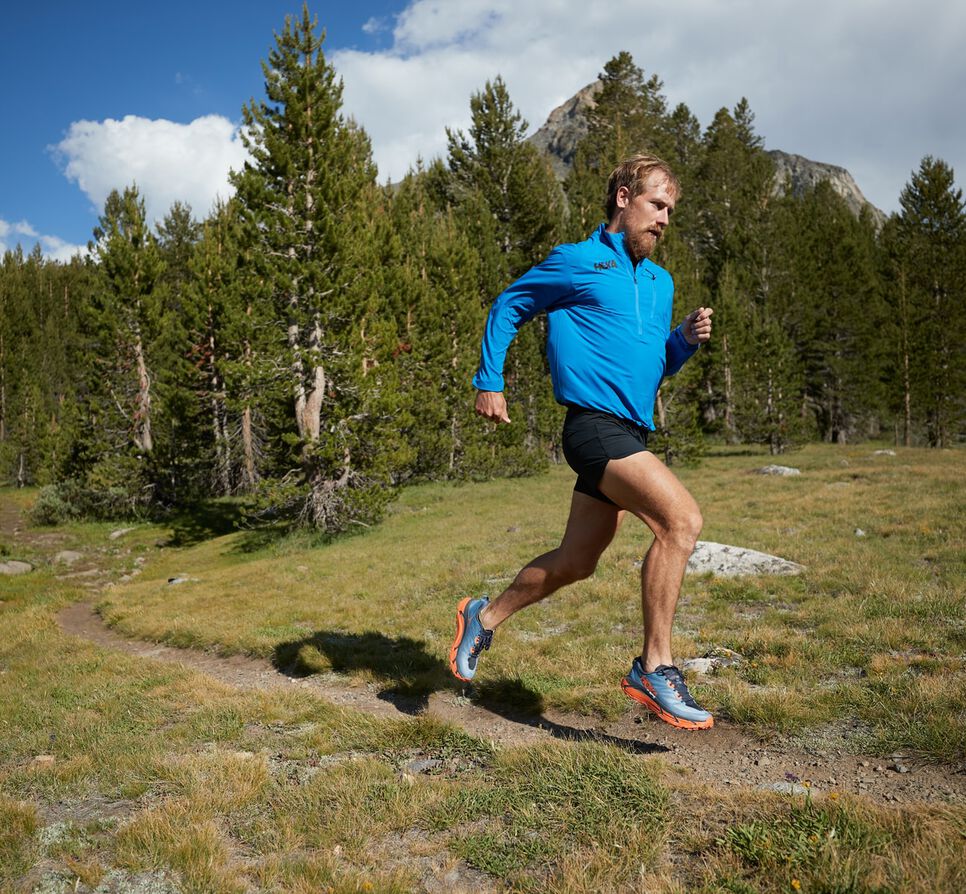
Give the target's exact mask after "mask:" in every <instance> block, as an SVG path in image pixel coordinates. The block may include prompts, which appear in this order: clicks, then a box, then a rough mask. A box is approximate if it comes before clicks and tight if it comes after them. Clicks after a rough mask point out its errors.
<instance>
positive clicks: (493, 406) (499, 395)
mask: <svg viewBox="0 0 966 894" xmlns="http://www.w3.org/2000/svg"><path fill="white" fill-rule="evenodd" d="M476 415H477V416H482V417H483V418H484V419H492V420H493V421H494V422H504V423H506V424H507V425H509V424H510V417H509V416H507V414H506V398H505V397H504V396H503V392H502V391H478V392H477V394H476Z"/></svg>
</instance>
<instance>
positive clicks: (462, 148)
mask: <svg viewBox="0 0 966 894" xmlns="http://www.w3.org/2000/svg"><path fill="white" fill-rule="evenodd" d="M470 110H471V113H472V125H471V128H470V133H469V135H468V136H467V135H465V134H463V133H462V132H455V133H454V132H452V131H447V136H448V140H449V177H448V178H442V181H441V182H442V183H443V184H444V191H445V192H446V193H447V194H448V198H449V200H450V202H452V203H453V204H455V206H456V208H457V214H458V219H459V222H460V225H461V228H462V229H463V231H464V232H465V233H466V234H467V236H468V238H469V239H470V241H471V242H472V243H473V244H475V245H478V246H484V247H485V248H484V249H483V251H482V252H481V260H482V264H481V265H480V268H479V269H480V293H481V298H482V300H483V301H484V302H485V303H486V305H487V306H488V305H489V303H490V302H491V301H492V299H493V298H495V297H496V296H497V295H498V294H499V293H500V292H501V291H502V290H503V289H504V288H505V287H506V285H507V284H508V283H509V282H510V281H512V280H513V279H516V278H517V277H518V276H520V275H521V274H523V273H524V272H525V271H526V270H527V269H528V268H530V267H531V266H533V264H535V263H537V262H539V261H541V260H543V259H544V257H546V255H547V254H548V253H549V251H550V249H551V248H552V247H553V246H554V245H555V244H556V243H557V241H558V240H559V238H560V235H561V233H562V229H563V217H562V208H563V196H562V193H561V191H560V187H559V185H558V183H557V181H556V178H555V177H554V176H553V172H552V171H551V169H550V166H549V164H548V163H547V161H546V160H545V159H543V158H541V157H540V155H539V153H538V152H537V150H536V149H535V148H534V147H533V146H532V145H531V144H529V143H527V142H526V141H525V140H524V135H525V133H526V130H527V122H526V121H524V120H523V118H522V117H521V116H520V114H519V113H518V112H517V111H516V110H515V109H514V107H513V103H512V102H511V100H510V97H509V94H508V92H507V90H506V86H505V84H504V83H503V81H502V79H501V78H499V77H498V78H496V79H495V80H494V81H493V82H492V83H491V82H487V84H486V86H485V88H484V90H483V91H482V92H481V93H477V94H474V95H473V97H472V98H471V100H470ZM436 176H437V180H439V179H440V178H439V177H438V174H437V175H436ZM494 248H495V249H496V250H495V251H494V250H493V249H494ZM545 344H546V321H545V319H544V318H542V317H538V318H537V319H536V320H534V321H533V322H532V323H530V324H529V325H528V326H525V327H523V329H522V330H521V331H520V333H519V335H518V336H517V338H516V339H515V340H514V343H513V345H512V346H511V348H510V351H509V352H508V354H507V361H506V381H507V400H508V406H509V412H510V418H511V419H514V420H515V423H516V424H515V425H511V426H509V427H508V428H507V429H506V431H504V432H502V433H501V434H500V435H499V436H498V438H499V439H500V440H501V441H502V442H503V445H504V447H505V449H504V451H503V460H504V463H505V466H504V468H505V470H506V471H507V473H509V474H521V473H526V472H528V471H531V470H533V469H534V468H539V467H540V466H541V465H542V464H543V463H544V462H545V458H546V457H547V456H550V457H551V458H557V456H558V454H559V445H558V444H557V440H558V439H559V432H560V421H561V416H560V411H559V408H558V407H557V405H556V402H555V401H554V398H553V392H552V389H551V385H550V381H549V376H548V371H547V365H546V360H545Z"/></svg>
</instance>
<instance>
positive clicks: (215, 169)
mask: <svg viewBox="0 0 966 894" xmlns="http://www.w3.org/2000/svg"><path fill="white" fill-rule="evenodd" d="M52 148H53V150H54V151H55V153H56V154H57V156H58V157H59V158H61V159H62V160H63V161H64V174H65V175H66V176H67V178H68V179H69V180H72V181H74V182H76V183H77V185H78V186H79V187H80V188H81V190H82V191H83V192H84V194H85V195H86V196H87V197H88V198H89V199H90V200H91V202H92V203H93V205H94V207H95V209H97V210H98V211H100V210H101V209H102V208H103V206H104V200H105V199H106V198H107V196H108V195H109V194H110V192H111V190H113V189H119V190H120V189H124V187H126V186H129V185H131V184H132V183H136V184H137V186H138V189H139V190H140V192H141V194H142V196H143V197H144V200H145V205H146V208H147V213H148V217H149V218H150V219H151V220H152V221H157V220H160V219H162V218H163V217H164V215H165V214H167V212H168V210H169V209H170V207H171V205H172V204H173V203H174V202H175V201H181V202H186V203H187V204H189V205H190V206H191V207H192V209H193V210H194V212H195V214H196V215H197V216H204V215H205V214H207V213H208V211H209V210H210V208H211V205H212V203H213V202H214V201H215V199H216V198H218V197H219V196H220V197H222V198H228V197H229V196H230V195H231V194H232V192H233V189H232V187H231V185H230V184H229V183H228V172H229V170H230V169H231V168H235V169H240V168H241V167H242V165H243V164H244V162H245V159H246V157H247V152H246V150H245V147H244V146H243V145H242V142H241V138H240V136H239V133H238V127H237V126H236V125H235V124H233V123H232V122H231V121H229V120H228V119H227V118H224V117H222V116H220V115H206V116H204V117H201V118H196V119H195V120H194V121H192V122H190V123H189V124H179V123H177V122H174V121H167V120H165V119H163V118H158V119H150V118H140V117H137V116H135V115H128V116H126V117H124V118H122V119H121V120H115V119H113V118H108V119H106V120H104V121H75V122H74V123H73V124H71V126H70V129H69V130H68V133H67V136H66V137H65V138H64V139H63V140H62V141H61V142H60V143H58V144H57V145H56V146H55V147H52Z"/></svg>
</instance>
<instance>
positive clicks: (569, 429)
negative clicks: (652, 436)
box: [563, 407, 650, 505]
mask: <svg viewBox="0 0 966 894" xmlns="http://www.w3.org/2000/svg"><path fill="white" fill-rule="evenodd" d="M649 433H650V430H649V429H648V428H647V427H646V426H643V425H637V424H636V423H634V422H630V421H629V420H627V419H619V418H618V417H617V416H612V415H611V414H610V413H603V412H601V411H600V410H588V409H585V408H584V407H569V408H568V409H567V418H566V419H565V420H564V428H563V452H564V457H565V458H566V460H567V463H568V464H569V465H570V468H571V469H573V470H574V471H575V472H576V473H577V483H576V484H575V485H574V490H575V491H578V492H579V493H582V494H587V496H588V497H594V498H595V499H597V500H603V501H604V502H605V503H610V504H611V505H615V504H614V501H613V500H611V499H610V498H609V497H606V496H605V495H604V494H603V493H601V492H600V491H599V490H598V489H597V485H598V483H599V482H600V479H601V476H602V475H603V474H604V467H605V466H606V465H607V463H608V462H609V461H610V460H612V459H623V458H624V457H625V456H630V455H631V454H633V453H640V452H642V451H644V450H647V436H648V434H649Z"/></svg>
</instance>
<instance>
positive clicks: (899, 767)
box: [890, 764, 909, 773]
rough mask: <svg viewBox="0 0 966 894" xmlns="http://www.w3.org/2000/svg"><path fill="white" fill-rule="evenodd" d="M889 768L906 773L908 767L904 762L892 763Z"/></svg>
mask: <svg viewBox="0 0 966 894" xmlns="http://www.w3.org/2000/svg"><path fill="white" fill-rule="evenodd" d="M890 769H892V770H895V771H896V773H908V772H909V768H908V767H907V766H906V765H905V764H893V765H892V766H891V767H890Z"/></svg>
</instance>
